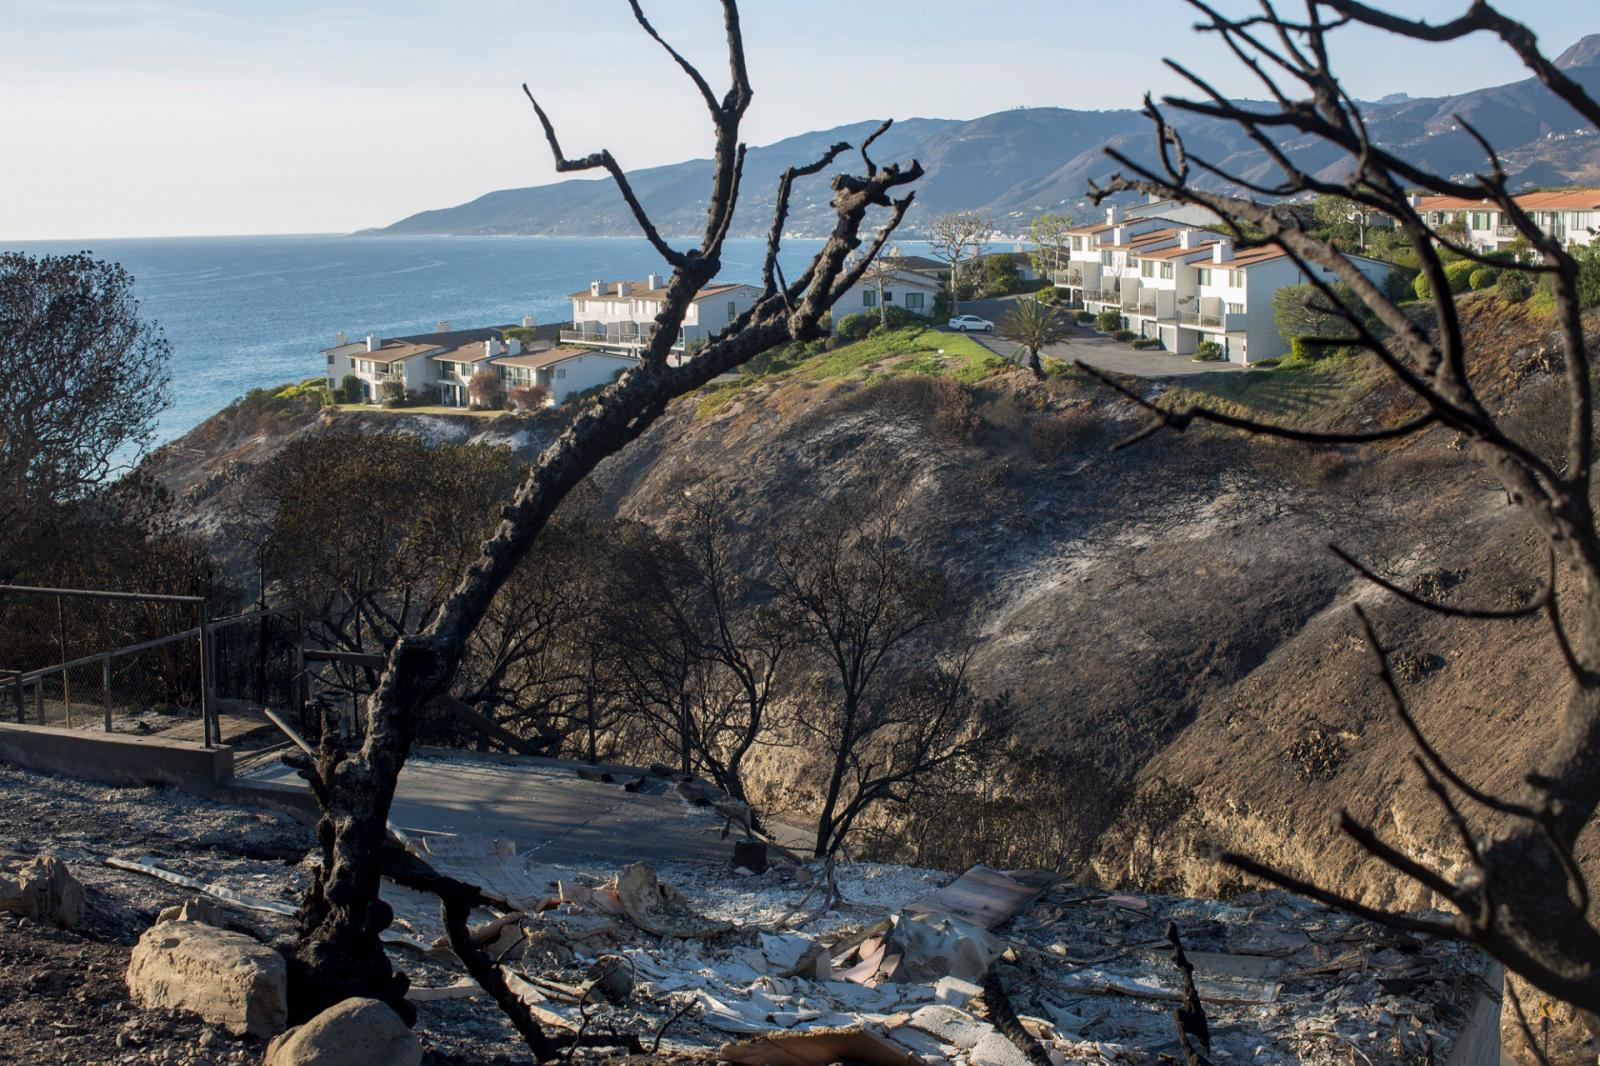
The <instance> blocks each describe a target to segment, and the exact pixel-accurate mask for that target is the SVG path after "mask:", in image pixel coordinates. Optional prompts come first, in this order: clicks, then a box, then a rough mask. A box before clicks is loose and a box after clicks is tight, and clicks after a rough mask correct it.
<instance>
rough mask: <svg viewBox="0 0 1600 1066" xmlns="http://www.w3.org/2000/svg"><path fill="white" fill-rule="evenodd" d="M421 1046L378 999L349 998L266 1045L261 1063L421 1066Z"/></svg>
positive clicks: (277, 1065)
mask: <svg viewBox="0 0 1600 1066" xmlns="http://www.w3.org/2000/svg"><path fill="white" fill-rule="evenodd" d="M421 1062H422V1044H421V1042H419V1041H418V1040H417V1037H416V1034H414V1033H412V1031H411V1030H410V1029H407V1028H406V1024H405V1022H402V1021H401V1020H400V1016H399V1015H397V1014H396V1013H395V1012H394V1011H392V1010H390V1009H389V1007H388V1006H386V1005H385V1004H383V1003H380V1002H378V1001H377V1000H375V999H347V1000H345V1001H344V1002H343V1003H337V1004H335V1005H334V1006H332V1007H329V1008H328V1009H327V1010H325V1011H323V1012H322V1013H321V1014H319V1015H317V1016H316V1017H315V1018H313V1019H311V1020H310V1021H309V1022H307V1023H306V1024H304V1025H297V1026H295V1027H294V1028H293V1029H290V1030H289V1031H288V1032H286V1033H284V1034H282V1035H281V1036H278V1037H276V1038H274V1039H273V1041H272V1043H271V1044H269V1045H267V1057H266V1059H265V1060H264V1062H263V1066H418V1064H420V1063H421Z"/></svg>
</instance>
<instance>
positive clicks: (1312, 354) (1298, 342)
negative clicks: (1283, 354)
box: [1289, 337, 1317, 362]
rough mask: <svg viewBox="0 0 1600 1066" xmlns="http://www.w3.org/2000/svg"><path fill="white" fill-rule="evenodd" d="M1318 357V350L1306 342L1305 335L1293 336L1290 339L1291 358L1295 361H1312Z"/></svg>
mask: <svg viewBox="0 0 1600 1066" xmlns="http://www.w3.org/2000/svg"><path fill="white" fill-rule="evenodd" d="M1316 357H1317V350H1316V348H1314V347H1313V346H1312V345H1309V344H1307V343H1306V339H1305V338H1304V337H1291V338H1290V339H1289V358H1290V359H1292V360H1294V361H1295V362H1310V361H1311V360H1313V359H1315V358H1316Z"/></svg>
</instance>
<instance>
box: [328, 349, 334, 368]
mask: <svg viewBox="0 0 1600 1066" xmlns="http://www.w3.org/2000/svg"><path fill="white" fill-rule="evenodd" d="M328 365H329V366H332V365H333V353H332V352H329V353H328Z"/></svg>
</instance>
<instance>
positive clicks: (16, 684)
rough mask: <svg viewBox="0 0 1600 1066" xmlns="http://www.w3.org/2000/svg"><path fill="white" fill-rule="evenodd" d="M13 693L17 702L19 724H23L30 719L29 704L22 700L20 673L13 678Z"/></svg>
mask: <svg viewBox="0 0 1600 1066" xmlns="http://www.w3.org/2000/svg"><path fill="white" fill-rule="evenodd" d="M11 695H12V696H13V697H14V698H15V699H16V703H17V724H18V725H21V724H22V723H23V722H26V721H27V720H28V713H27V704H25V703H23V701H22V675H21V674H20V673H19V674H18V675H17V676H16V677H14V678H12V680H11Z"/></svg>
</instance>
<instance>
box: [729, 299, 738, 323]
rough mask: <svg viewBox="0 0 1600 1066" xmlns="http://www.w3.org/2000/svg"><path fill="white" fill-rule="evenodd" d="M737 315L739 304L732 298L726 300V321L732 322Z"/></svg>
mask: <svg viewBox="0 0 1600 1066" xmlns="http://www.w3.org/2000/svg"><path fill="white" fill-rule="evenodd" d="M738 317H739V305H738V304H737V303H734V302H733V301H732V300H729V301H728V321H729V322H732V321H733V320H734V319H736V318H738Z"/></svg>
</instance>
